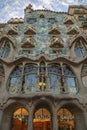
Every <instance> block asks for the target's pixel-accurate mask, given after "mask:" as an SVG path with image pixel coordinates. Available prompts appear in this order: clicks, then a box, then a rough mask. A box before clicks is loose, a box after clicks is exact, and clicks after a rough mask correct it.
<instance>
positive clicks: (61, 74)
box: [48, 64, 77, 93]
mask: <svg viewBox="0 0 87 130" xmlns="http://www.w3.org/2000/svg"><path fill="white" fill-rule="evenodd" d="M48 76H49V81H50V89H51V90H52V91H55V92H59V93H61V92H70V93H76V92H77V87H76V77H75V75H74V73H73V72H72V71H71V69H70V68H69V67H68V66H66V65H64V64H63V65H62V66H60V65H59V64H57V65H54V64H53V65H49V66H48Z"/></svg>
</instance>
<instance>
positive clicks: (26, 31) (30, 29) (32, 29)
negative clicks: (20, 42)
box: [24, 25, 36, 35]
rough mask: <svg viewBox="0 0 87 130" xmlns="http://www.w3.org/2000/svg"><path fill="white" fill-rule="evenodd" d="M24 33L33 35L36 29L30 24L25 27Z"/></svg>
mask: <svg viewBox="0 0 87 130" xmlns="http://www.w3.org/2000/svg"><path fill="white" fill-rule="evenodd" d="M24 34H26V35H35V34H36V30H35V29H34V28H33V27H32V26H31V25H29V26H28V27H26V28H25V31H24Z"/></svg>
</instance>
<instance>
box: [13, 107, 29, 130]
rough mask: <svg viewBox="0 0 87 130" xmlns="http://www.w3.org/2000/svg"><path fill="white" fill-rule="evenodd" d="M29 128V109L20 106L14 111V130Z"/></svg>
mask: <svg viewBox="0 0 87 130" xmlns="http://www.w3.org/2000/svg"><path fill="white" fill-rule="evenodd" d="M27 129H28V111H27V110H26V109H25V108H23V107H22V108H19V109H17V110H16V111H15V112H14V113H13V118H12V130H27Z"/></svg>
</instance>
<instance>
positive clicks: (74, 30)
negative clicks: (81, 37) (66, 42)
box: [66, 26, 79, 35]
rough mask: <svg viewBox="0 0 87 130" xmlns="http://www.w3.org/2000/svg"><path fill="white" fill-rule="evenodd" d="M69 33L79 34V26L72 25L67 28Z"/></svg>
mask: <svg viewBox="0 0 87 130" xmlns="http://www.w3.org/2000/svg"><path fill="white" fill-rule="evenodd" d="M66 33H67V34H71V35H76V34H79V31H78V28H77V27H75V26H70V27H69V28H67V31H66Z"/></svg>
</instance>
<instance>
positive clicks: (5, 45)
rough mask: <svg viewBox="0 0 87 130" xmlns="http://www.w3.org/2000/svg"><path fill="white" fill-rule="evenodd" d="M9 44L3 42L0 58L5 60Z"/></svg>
mask: <svg viewBox="0 0 87 130" xmlns="http://www.w3.org/2000/svg"><path fill="white" fill-rule="evenodd" d="M10 50H11V48H10V44H9V41H7V40H5V41H4V42H3V44H2V46H1V48H0V57H3V58H6V57H8V56H9V54H10Z"/></svg>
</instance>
